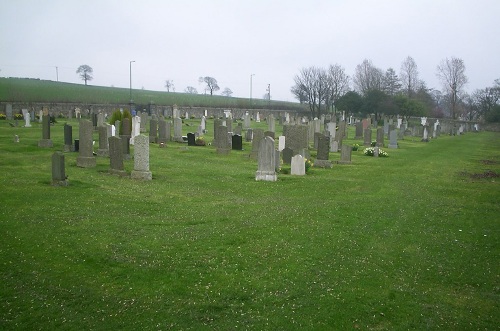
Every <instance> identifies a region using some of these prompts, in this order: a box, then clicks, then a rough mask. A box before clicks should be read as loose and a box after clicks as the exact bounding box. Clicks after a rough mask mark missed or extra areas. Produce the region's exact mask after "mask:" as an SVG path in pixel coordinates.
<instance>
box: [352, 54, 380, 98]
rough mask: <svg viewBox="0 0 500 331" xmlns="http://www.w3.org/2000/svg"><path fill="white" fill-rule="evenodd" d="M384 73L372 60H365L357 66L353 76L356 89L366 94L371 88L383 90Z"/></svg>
mask: <svg viewBox="0 0 500 331" xmlns="http://www.w3.org/2000/svg"><path fill="white" fill-rule="evenodd" d="M383 77H384V74H383V72H382V70H380V69H379V68H377V67H375V66H374V65H373V64H372V62H371V61H370V60H367V59H365V60H363V62H362V63H361V64H358V65H357V66H356V70H355V73H354V77H353V83H354V87H355V89H356V90H357V91H358V92H360V93H361V94H366V93H367V92H368V91H370V90H382V81H383Z"/></svg>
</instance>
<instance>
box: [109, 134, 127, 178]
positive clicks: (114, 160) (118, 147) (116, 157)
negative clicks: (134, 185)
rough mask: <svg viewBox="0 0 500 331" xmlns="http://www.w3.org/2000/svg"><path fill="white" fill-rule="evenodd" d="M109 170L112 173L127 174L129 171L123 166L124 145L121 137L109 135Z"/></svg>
mask: <svg viewBox="0 0 500 331" xmlns="http://www.w3.org/2000/svg"><path fill="white" fill-rule="evenodd" d="M108 145H109V165H110V169H109V172H110V173H111V174H115V175H119V176H126V175H127V172H126V171H125V168H124V166H123V147H122V142H121V138H120V137H116V136H113V137H109V138H108Z"/></svg>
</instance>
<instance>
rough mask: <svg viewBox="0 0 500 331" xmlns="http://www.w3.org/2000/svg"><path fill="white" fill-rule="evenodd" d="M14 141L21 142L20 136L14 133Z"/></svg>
mask: <svg viewBox="0 0 500 331" xmlns="http://www.w3.org/2000/svg"><path fill="white" fill-rule="evenodd" d="M14 142H15V143H18V142H19V136H18V135H17V134H15V135H14Z"/></svg>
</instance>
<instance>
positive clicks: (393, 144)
mask: <svg viewBox="0 0 500 331" xmlns="http://www.w3.org/2000/svg"><path fill="white" fill-rule="evenodd" d="M388 147H389V148H398V133H397V131H396V130H391V132H389V146H388Z"/></svg>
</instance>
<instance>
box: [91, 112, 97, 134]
mask: <svg viewBox="0 0 500 331" xmlns="http://www.w3.org/2000/svg"><path fill="white" fill-rule="evenodd" d="M91 119H92V127H93V130H97V114H95V113H92V116H91Z"/></svg>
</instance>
